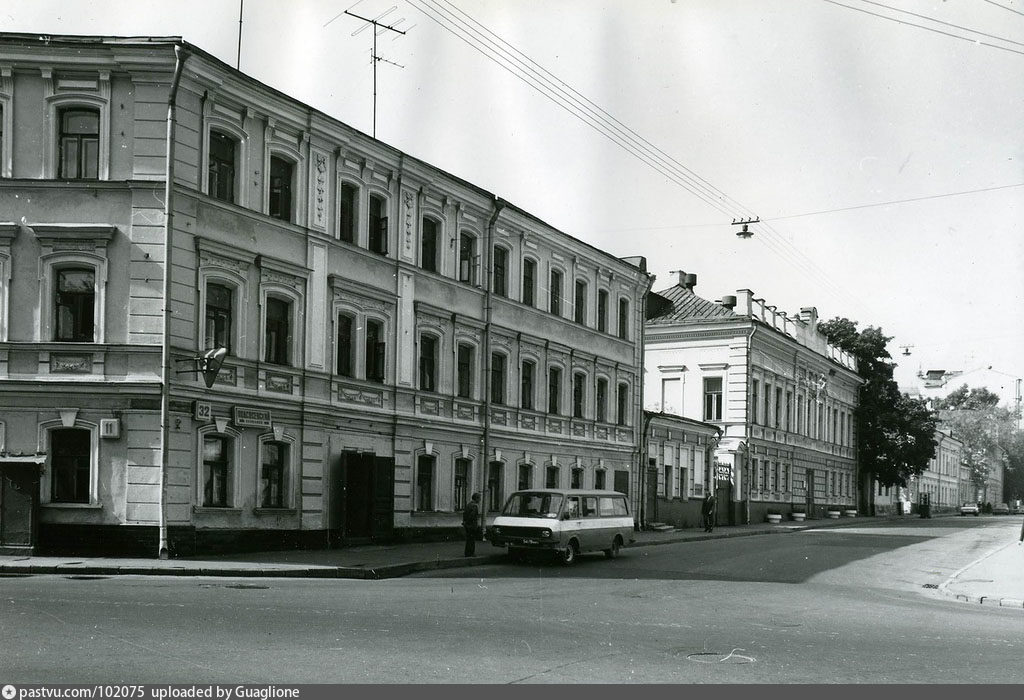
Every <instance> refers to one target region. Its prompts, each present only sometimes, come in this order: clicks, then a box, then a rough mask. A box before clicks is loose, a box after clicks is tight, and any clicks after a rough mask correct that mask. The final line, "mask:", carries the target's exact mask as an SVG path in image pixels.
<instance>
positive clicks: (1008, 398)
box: [900, 367, 1021, 409]
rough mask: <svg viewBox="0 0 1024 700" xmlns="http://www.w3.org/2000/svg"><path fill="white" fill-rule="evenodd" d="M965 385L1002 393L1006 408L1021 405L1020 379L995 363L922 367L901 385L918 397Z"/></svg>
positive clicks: (939, 395)
mask: <svg viewBox="0 0 1024 700" xmlns="http://www.w3.org/2000/svg"><path fill="white" fill-rule="evenodd" d="M964 385H966V386H967V387H968V388H970V389H981V388H985V389H988V390H989V391H991V392H992V393H993V394H996V395H997V396H999V398H1000V404H1001V405H1003V406H1005V407H1006V408H1011V409H1014V408H1019V407H1020V401H1021V379H1020V378H1019V377H1016V376H1014V375H1012V374H1007V373H1006V372H1000V371H999V370H996V369H993V368H992V367H977V368H975V369H970V370H952V369H927V370H920V371H918V373H917V375H916V377H915V379H914V380H912V381H909V382H907V383H905V384H904V385H903V386H901V387H900V389H901V391H904V392H906V393H907V394H910V395H911V396H913V397H916V398H923V399H941V398H945V397H946V396H949V395H950V394H951V393H953V392H954V391H956V390H957V389H959V388H960V387H961V386H964Z"/></svg>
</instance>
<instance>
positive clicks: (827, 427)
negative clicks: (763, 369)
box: [750, 379, 853, 447]
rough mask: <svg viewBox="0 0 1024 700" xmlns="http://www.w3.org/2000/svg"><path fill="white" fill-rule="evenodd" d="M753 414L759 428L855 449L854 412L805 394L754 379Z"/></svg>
mask: <svg viewBox="0 0 1024 700" xmlns="http://www.w3.org/2000/svg"><path fill="white" fill-rule="evenodd" d="M750 415H751V421H752V422H753V423H754V424H755V425H764V426H766V427H769V428H778V429H781V430H785V431H787V432H791V433H797V434H799V435H805V436H807V437H810V438H814V439H816V440H823V441H826V442H832V443H834V444H836V445H841V446H844V447H852V446H853V413H852V412H850V411H848V410H846V409H844V408H839V407H834V406H829V405H827V404H826V402H824V401H817V400H815V399H814V398H812V397H810V396H807V397H806V398H805V397H804V395H803V394H802V393H797V394H796V400H795V401H794V395H793V392H792V391H791V390H789V389H788V388H787V389H783V387H781V386H779V385H777V384H776V385H772V383H771V382H769V381H767V380H765V381H764V390H763V393H762V387H761V382H759V381H758V380H757V379H754V380H751V386H750Z"/></svg>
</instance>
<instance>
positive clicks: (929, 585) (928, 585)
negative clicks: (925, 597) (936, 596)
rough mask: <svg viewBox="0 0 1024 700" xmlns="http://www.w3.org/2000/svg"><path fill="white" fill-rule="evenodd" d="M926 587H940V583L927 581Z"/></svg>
mask: <svg viewBox="0 0 1024 700" xmlns="http://www.w3.org/2000/svg"><path fill="white" fill-rule="evenodd" d="M924 587H925V588H938V587H939V584H937V583H926V584H924Z"/></svg>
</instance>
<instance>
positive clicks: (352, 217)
mask: <svg viewBox="0 0 1024 700" xmlns="http://www.w3.org/2000/svg"><path fill="white" fill-rule="evenodd" d="M358 201H359V188H357V187H356V186H355V185H353V184H352V183H350V182H343V183H341V187H339V188H338V238H340V239H341V240H343V241H345V242H346V243H355V242H356V206H357V202H358Z"/></svg>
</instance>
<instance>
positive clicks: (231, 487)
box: [193, 424, 259, 512]
mask: <svg viewBox="0 0 1024 700" xmlns="http://www.w3.org/2000/svg"><path fill="white" fill-rule="evenodd" d="M207 436H213V437H221V438H225V439H227V440H228V441H230V447H231V449H230V454H229V456H228V460H227V469H228V475H227V477H226V478H225V489H226V490H227V494H226V495H227V499H226V501H227V502H226V504H225V505H223V506H211V505H207V504H206V498H205V495H206V472H205V466H206V463H205V460H204V459H203V443H204V441H205V440H206V437H207ZM241 438H242V433H241V432H239V431H238V430H235V429H234V428H232V427H230V426H228V427H225V428H224V430H223V431H218V430H217V426H216V425H215V424H211V425H204V426H201V427H200V428H199V429H198V430H197V431H196V452H195V458H196V472H195V474H196V476H195V481H194V487H193V496H194V498H195V506H194V507H195V508H196V510H199V511H207V512H224V511H231V510H239V507H238V505H237V502H238V500H237V499H238V497H239V493H240V491H239V488H240V483H239V480H240V476H241V475H240V468H239V467H240V465H239V460H240V457H241V455H240V454H239V453H240V452H241V450H240V449H238V445H239V444H240V441H241ZM256 477H257V479H258V478H259V473H258V472H257V475H256Z"/></svg>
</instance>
